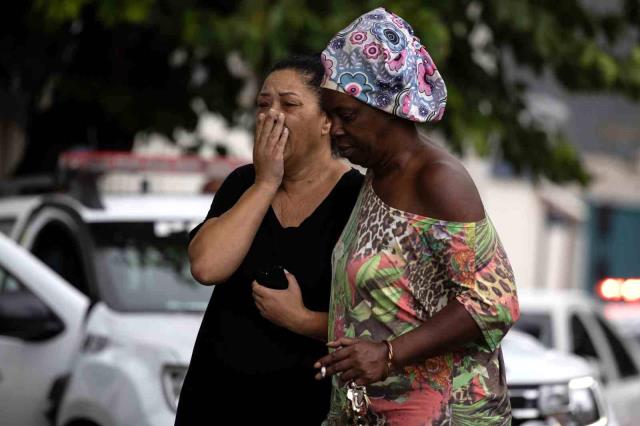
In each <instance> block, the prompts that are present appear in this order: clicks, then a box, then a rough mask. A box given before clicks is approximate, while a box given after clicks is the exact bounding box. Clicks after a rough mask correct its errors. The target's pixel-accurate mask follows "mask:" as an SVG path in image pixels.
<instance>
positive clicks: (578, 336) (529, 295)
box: [515, 289, 640, 426]
mask: <svg viewBox="0 0 640 426" xmlns="http://www.w3.org/2000/svg"><path fill="white" fill-rule="evenodd" d="M519 300H520V308H521V317H520V320H519V321H518V322H517V323H516V325H515V327H516V328H518V329H520V330H522V331H524V332H526V333H529V334H531V335H532V336H534V337H535V338H537V339H538V340H540V341H541V342H542V343H543V344H544V345H545V346H547V347H548V348H552V349H556V350H559V351H561V352H563V353H567V354H574V355H577V356H580V357H583V358H585V359H586V360H587V361H588V362H589V363H590V364H591V365H592V366H593V368H594V369H595V370H596V371H597V375H598V378H599V379H600V380H601V381H602V383H603V386H604V393H605V396H606V398H607V400H608V401H609V402H610V404H611V407H612V410H613V412H614V413H615V415H616V417H617V419H618V421H619V422H620V424H621V425H628V426H631V425H637V424H638V422H639V421H640V368H639V365H640V363H639V362H638V358H637V357H638V348H637V346H636V344H635V342H633V341H630V340H629V339H625V338H623V337H621V336H620V335H619V334H618V332H617V331H616V330H615V329H614V327H613V326H612V325H611V324H610V323H609V321H607V320H606V319H605V318H604V316H603V315H602V313H601V309H600V306H599V305H597V304H596V303H595V302H594V301H593V300H592V299H591V298H590V297H589V296H588V295H587V294H585V293H582V292H578V291H568V290H567V291H562V290H555V289H554V290H539V291H524V290H523V291H520V292H519Z"/></svg>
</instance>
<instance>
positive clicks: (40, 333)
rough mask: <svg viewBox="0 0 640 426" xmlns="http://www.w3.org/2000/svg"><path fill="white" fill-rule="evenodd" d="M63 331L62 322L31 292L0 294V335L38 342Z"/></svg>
mask: <svg viewBox="0 0 640 426" xmlns="http://www.w3.org/2000/svg"><path fill="white" fill-rule="evenodd" d="M63 331H64V323H63V322H62V321H61V320H60V319H59V318H58V317H57V316H56V315H55V314H54V313H53V312H52V311H51V309H49V307H47V305H45V304H44V303H43V302H42V301H41V300H40V299H39V298H38V297H37V296H35V295H34V294H33V293H31V292H28V291H16V292H5V293H3V294H0V335H2V336H10V337H16V338H18V339H22V340H26V341H28V342H40V341H43V340H47V339H50V338H52V337H54V336H57V335H58V334H60V333H62V332H63Z"/></svg>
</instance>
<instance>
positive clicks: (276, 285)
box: [255, 266, 289, 290]
mask: <svg viewBox="0 0 640 426" xmlns="http://www.w3.org/2000/svg"><path fill="white" fill-rule="evenodd" d="M255 280H256V281H257V282H258V284H260V285H262V286H265V287H268V288H272V289H274V290H286V289H287V288H289V281H287V277H286V276H285V274H284V268H283V267H282V266H272V267H269V268H264V269H260V270H259V271H258V272H256V277H255Z"/></svg>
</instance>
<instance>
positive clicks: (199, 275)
mask: <svg viewBox="0 0 640 426" xmlns="http://www.w3.org/2000/svg"><path fill="white" fill-rule="evenodd" d="M288 135H289V131H288V130H287V128H285V127H284V115H283V114H282V113H280V114H276V113H275V111H273V110H271V111H269V113H268V114H267V115H264V114H260V116H259V117H258V125H257V126H256V137H255V144H254V150H253V158H254V166H255V169H256V180H255V183H254V184H253V185H252V186H251V187H250V188H249V189H247V190H246V191H245V193H244V194H243V195H242V196H241V197H240V199H239V200H238V201H237V202H236V204H235V205H234V206H233V207H232V208H231V209H229V210H228V211H226V212H225V213H224V214H222V215H221V216H220V217H216V218H211V219H209V220H207V221H206V222H205V223H204V225H203V226H202V228H200V230H199V231H198V233H197V234H196V236H195V237H194V238H193V240H191V243H190V244H189V261H190V262H191V274H192V275H193V277H194V278H195V279H196V280H197V281H199V282H200V283H202V284H205V285H211V284H216V283H219V282H222V281H224V280H226V279H227V278H229V277H230V276H231V275H232V274H233V273H234V272H235V271H236V269H238V266H240V264H241V263H242V260H243V259H244V257H245V256H246V254H247V252H248V251H249V248H250V247H251V243H252V242H253V239H254V237H255V235H256V232H257V231H258V228H259V226H260V224H261V223H262V220H263V218H264V215H265V213H266V212H267V210H268V209H269V206H270V205H271V201H272V200H273V197H274V196H275V194H276V192H277V190H278V188H279V187H280V183H281V182H282V175H283V173H284V161H283V151H284V147H285V144H286V142H287V138H288Z"/></svg>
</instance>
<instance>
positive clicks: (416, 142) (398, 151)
mask: <svg viewBox="0 0 640 426" xmlns="http://www.w3.org/2000/svg"><path fill="white" fill-rule="evenodd" d="M378 146H379V147H380V150H381V152H380V155H379V156H378V161H377V162H376V164H374V165H372V166H371V171H372V172H373V176H374V177H375V178H376V179H383V178H385V177H388V176H390V175H393V174H394V173H397V172H401V171H402V170H404V169H406V167H407V166H408V165H409V164H410V163H411V161H413V160H414V159H415V158H417V154H418V153H419V151H421V150H422V149H424V147H425V142H424V141H422V140H421V139H420V136H419V135H418V130H417V129H416V127H415V125H413V123H408V124H405V123H402V124H401V125H398V126H393V128H390V129H389V130H388V131H387V132H385V137H383V138H382V139H381V141H380V143H379V144H378Z"/></svg>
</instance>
